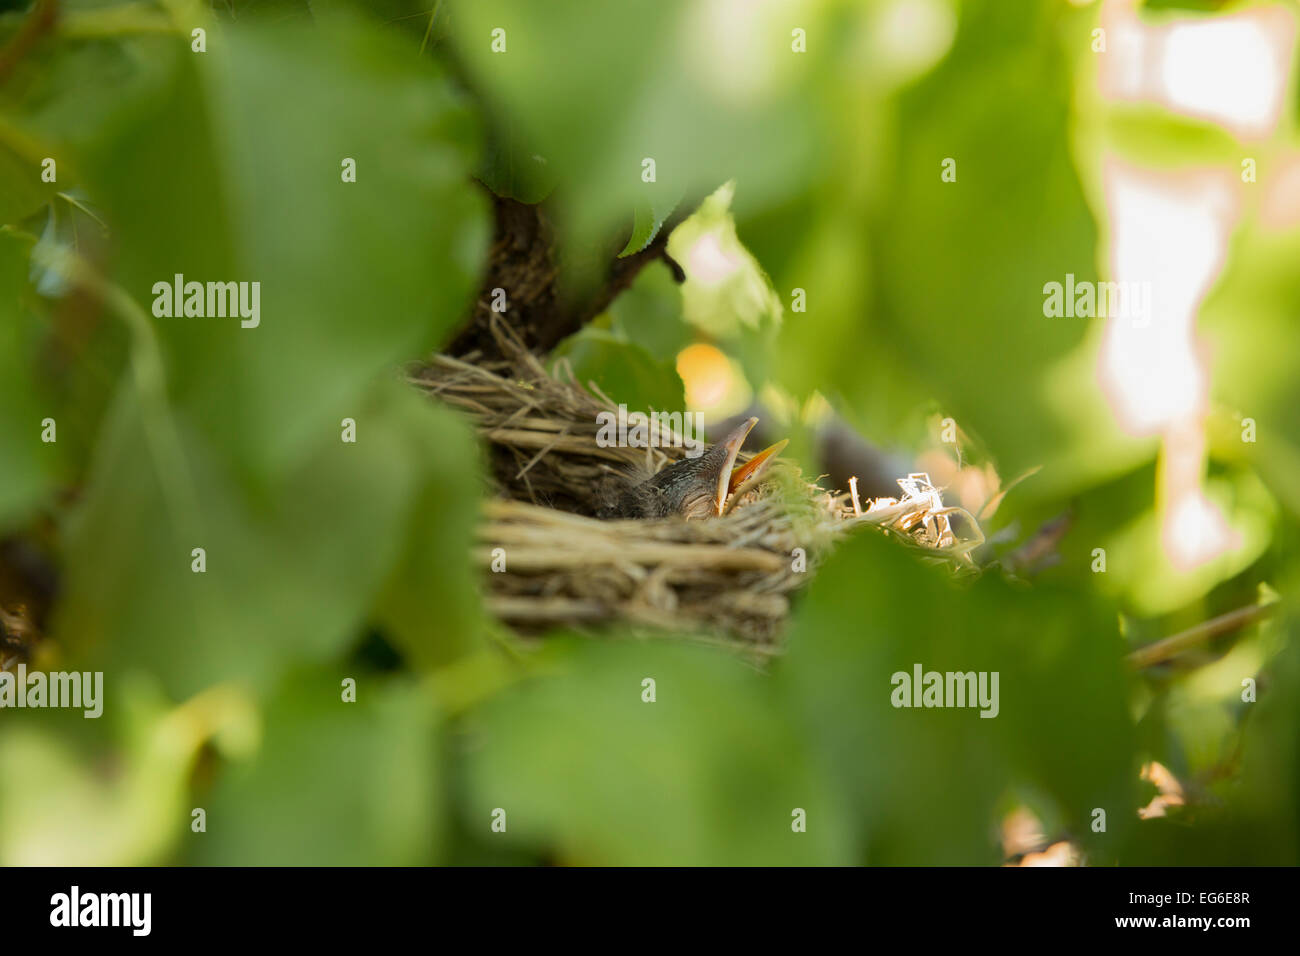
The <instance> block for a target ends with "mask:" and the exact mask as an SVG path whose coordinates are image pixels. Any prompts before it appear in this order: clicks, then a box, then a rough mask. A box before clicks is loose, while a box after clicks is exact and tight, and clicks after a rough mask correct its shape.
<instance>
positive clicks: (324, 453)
mask: <svg viewBox="0 0 1300 956" xmlns="http://www.w3.org/2000/svg"><path fill="white" fill-rule="evenodd" d="M391 388H392V389H395V388H396V386H392V387H391ZM403 402H404V397H394V394H393V392H392V391H391V390H390V389H385V390H380V391H379V392H378V393H376V394H375V395H374V396H372V397H371V399H370V401H368V402H367V403H365V404H363V405H361V406H360V407H359V408H358V409H357V410H356V423H357V441H356V443H355V444H348V443H344V442H342V441H340V432H341V430H340V428H339V426H338V425H334V426H332V427H331V428H330V429H329V430H328V431H327V432H326V433H325V434H324V435H322V436H320V438H319V440H318V442H317V444H316V445H315V447H314V449H313V451H312V454H311V455H310V456H309V458H308V459H307V461H306V462H304V464H303V465H302V466H301V467H300V468H299V469H297V470H296V471H295V472H294V473H293V474H291V475H290V476H289V477H288V478H287V479H286V480H285V481H284V482H283V483H282V484H280V485H277V486H276V487H275V488H273V489H272V490H271V491H270V493H269V494H267V495H265V496H253V495H250V494H248V493H247V492H245V491H243V490H242V488H241V486H240V485H239V484H238V483H237V482H236V481H235V480H234V476H233V475H232V474H231V472H230V467H229V465H228V464H227V463H225V462H223V461H222V460H221V459H220V458H219V457H216V456H215V455H214V454H213V452H212V449H211V447H210V446H208V445H206V444H204V443H203V441H202V439H201V438H200V437H199V436H197V435H195V434H194V433H192V432H188V431H179V432H178V436H179V437H178V443H179V449H178V451H177V454H176V455H175V457H172V456H171V455H169V454H168V449H169V447H170V442H169V438H168V435H167V434H166V428H165V426H164V425H162V424H159V421H158V419H157V418H156V417H152V416H150V415H149V414H148V413H147V411H146V410H145V409H142V408H141V405H140V400H139V399H138V398H137V396H136V394H135V393H134V391H132V390H130V389H127V390H126V391H124V392H123V393H122V394H121V395H119V397H118V399H117V402H116V405H115V407H114V409H113V411H112V413H111V415H110V418H109V421H108V423H107V424H106V426H105V429H104V434H103V436H102V437H101V447H100V451H99V454H98V458H97V461H96V464H95V467H94V469H93V471H92V473H91V475H90V478H89V480H88V483H87V488H86V492H85V496H84V498H83V500H82V501H81V502H80V504H79V505H78V507H77V508H76V510H75V511H74V512H73V514H72V515H71V517H70V519H69V521H68V527H67V529H66V535H67V542H68V555H69V560H68V568H67V581H66V597H65V600H64V601H63V602H62V604H61V605H60V609H59V617H58V620H57V627H56V631H57V633H58V634H60V635H61V637H62V639H63V640H64V641H66V643H67V645H68V646H70V647H73V648H78V649H83V650H86V651H92V652H95V653H97V654H99V655H103V656H106V657H107V659H109V660H111V661H112V662H113V663H114V665H115V666H118V667H140V668H144V669H147V670H148V671H149V672H150V673H153V674H155V675H158V676H159V677H160V678H161V679H162V680H163V682H164V685H165V686H166V688H167V689H168V691H170V692H171V693H173V694H174V695H176V696H178V697H179V696H185V695H186V694H188V693H191V692H193V691H195V690H197V689H199V688H202V687H204V686H207V685H208V684H210V683H212V682H214V681H220V680H227V679H231V680H244V681H249V682H253V683H255V684H257V685H260V686H262V687H265V686H266V685H267V683H268V682H269V681H271V680H274V678H275V676H276V675H277V674H278V673H280V672H282V671H283V669H284V668H285V667H286V666H288V665H290V664H292V663H293V662H298V661H320V660H324V659H329V658H331V657H334V656H336V655H338V653H339V652H340V651H341V650H342V649H343V648H344V647H345V646H346V645H347V644H348V642H350V641H352V640H353V639H355V637H356V634H357V630H358V628H359V627H360V626H361V624H362V623H363V622H364V621H365V619H366V616H367V614H368V613H369V612H370V610H371V609H372V607H373V606H374V604H375V602H376V600H377V598H378V595H379V594H380V592H381V589H382V587H383V586H384V585H385V583H386V581H387V580H388V579H389V578H390V577H391V576H393V575H404V576H406V579H407V580H409V579H410V576H411V575H412V574H413V573H415V572H414V571H413V568H418V567H420V566H421V565H418V564H417V565H412V564H411V563H410V562H411V558H410V547H411V546H410V545H409V544H407V542H408V534H410V533H412V530H408V522H409V521H410V520H411V519H412V517H413V516H415V515H416V514H417V513H418V514H419V515H421V516H422V521H421V522H420V523H418V525H417V527H418V528H420V529H422V530H423V531H425V532H426V533H428V534H429V537H427V538H425V539H424V540H423V541H422V543H421V546H423V547H425V548H428V549H429V551H430V553H432V554H434V555H437V556H438V557H439V558H440V559H441V560H443V561H446V562H448V563H451V562H462V563H464V562H465V561H466V557H465V555H466V551H467V548H468V543H469V541H468V532H467V519H463V520H459V521H456V522H454V523H450V522H449V523H446V524H441V525H438V526H437V527H436V528H430V527H429V525H428V524H427V523H425V522H427V520H428V515H429V511H428V506H427V502H428V501H429V500H430V496H433V495H436V496H439V505H440V508H441V509H442V510H441V511H440V512H437V513H450V512H452V511H460V512H462V513H464V514H466V515H471V514H473V507H472V501H473V497H471V495H472V493H473V488H472V485H471V482H470V481H469V480H467V478H466V477H465V476H464V475H460V476H457V477H456V478H455V479H452V480H448V472H447V470H446V469H438V470H436V471H431V469H430V465H429V462H430V456H431V454H433V451H432V449H433V448H435V447H446V448H448V449H452V450H457V449H459V450H464V449H465V448H466V447H467V439H466V438H465V436H464V434H463V433H462V432H461V431H460V429H463V427H464V426H463V425H461V424H460V423H459V422H458V421H456V420H454V419H453V418H452V417H451V416H450V415H448V414H445V413H441V414H437V415H434V414H429V415H427V416H413V415H412V413H411V412H410V410H409V409H406V410H404V409H403V408H402V407H401V406H402V404H403ZM421 418H423V422H422V424H421V427H424V428H427V435H426V436H425V437H423V438H422V437H421V436H419V435H416V434H413V433H412V427H411V426H412V424H413V423H421ZM159 431H161V432H162V434H159V433H158V432H159ZM468 464H470V463H469V462H462V465H463V466H464V465H468ZM471 474H472V472H471ZM417 509H423V510H419V511H417ZM194 548H203V549H205V552H206V554H205V560H206V570H205V571H204V572H203V573H195V572H194V571H193V570H191V568H192V565H193V561H194V560H195V559H194V558H193V556H192V550H193V549H194ZM468 574H469V571H468V569H465V570H464V571H455V572H451V573H447V574H438V575H434V576H431V577H430V578H429V579H427V580H425V581H423V582H421V587H422V589H423V591H424V595H423V597H422V601H425V602H428V604H427V605H423V604H422V605H421V606H429V605H432V606H439V605H444V606H445V607H446V608H447V609H448V611H449V617H448V623H451V624H453V625H462V626H463V625H466V624H467V623H468V622H469V621H471V620H472V619H473V617H472V611H471V610H470V609H469V606H468V604H467V602H468V601H471V600H473V598H472V595H473V592H472V590H469V589H466V587H465V583H466V577H467V575H468ZM387 607H388V611H389V613H390V614H391V615H393V618H394V620H395V621H397V622H399V624H404V625H405V626H399V627H398V628H397V629H398V632H399V634H400V635H402V636H404V637H405V638H406V640H407V642H408V645H413V644H415V643H418V642H424V641H433V640H438V641H443V642H445V643H444V645H443V646H442V647H441V648H434V647H431V646H425V647H423V648H421V649H417V650H418V653H420V654H421V655H422V656H425V657H426V658H428V659H438V658H439V657H440V656H447V655H454V653H455V651H454V649H455V648H457V647H460V646H463V645H464V644H465V642H467V641H470V640H472V635H470V634H467V633H464V632H451V633H448V632H447V631H445V630H443V629H442V628H441V627H439V628H437V630H436V632H435V631H433V630H432V629H431V628H426V630H424V631H423V632H420V633H419V634H417V632H416V631H415V630H413V625H411V624H410V609H411V605H410V604H403V603H402V602H400V601H393V600H391V599H390V601H389V602H388V605H387ZM429 623H430V625H432V624H433V623H435V622H429Z"/></svg>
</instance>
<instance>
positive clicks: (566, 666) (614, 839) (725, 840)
mask: <svg viewBox="0 0 1300 956" xmlns="http://www.w3.org/2000/svg"><path fill="white" fill-rule="evenodd" d="M549 640H550V641H552V642H559V641H562V640H564V639H563V638H561V637H554V636H553V637H551V638H550V639H549ZM555 667H556V668H557V669H558V670H560V671H561V673H559V674H557V675H556V676H553V677H545V678H539V679H537V680H535V681H533V682H531V683H529V684H526V685H524V686H522V687H520V688H519V689H517V690H516V691H515V692H514V693H512V694H510V695H508V696H505V697H503V698H501V699H499V700H497V701H494V702H492V703H490V704H488V705H487V706H486V707H484V708H483V709H482V710H481V711H479V712H478V713H477V714H476V716H475V718H474V719H473V720H472V721H471V722H470V728H471V729H472V732H473V734H474V738H473V739H474V740H475V745H474V746H473V748H472V749H471V750H470V752H469V753H468V754H467V757H466V760H467V765H468V775H469V789H468V793H467V795H466V797H465V799H464V803H463V806H462V814H463V816H464V817H465V819H466V821H467V822H468V824H469V825H470V826H471V827H474V826H481V827H482V832H483V833H484V834H485V835H486V834H489V833H490V826H491V822H492V814H493V811H494V810H496V809H497V808H500V809H503V810H505V812H506V831H505V834H504V839H505V840H507V841H508V842H510V843H511V844H515V845H523V846H532V847H535V848H538V849H542V848H547V847H550V848H553V849H554V851H555V852H557V853H558V854H559V860H560V861H561V862H564V863H579V864H596V865H639V866H655V865H674V866H690V865H693V864H712V865H740V866H743V865H798V864H841V863H847V862H850V858H849V857H848V856H846V849H847V846H846V842H845V840H844V829H843V828H844V816H843V814H842V811H841V808H840V807H839V806H838V805H837V804H836V802H835V799H834V795H833V793H832V792H831V791H830V790H829V789H828V788H827V786H826V781H825V779H824V777H823V776H822V775H821V774H820V772H819V771H818V770H817V769H816V768H815V767H814V764H813V763H812V761H811V760H810V759H809V756H808V751H807V744H806V742H805V740H804V739H803V738H802V737H801V736H800V735H798V734H796V733H795V732H794V731H793V729H792V728H791V727H789V726H788V725H787V724H786V723H785V722H784V721H783V720H782V716H781V714H780V712H779V710H778V709H777V708H776V707H775V706H774V704H775V701H774V700H773V698H772V696H771V688H770V686H769V685H768V684H767V683H766V682H765V681H764V679H763V678H762V677H761V676H759V675H757V674H755V673H753V672H752V671H751V670H749V668H747V667H746V666H745V665H744V664H742V663H740V662H738V661H736V660H734V659H733V658H731V657H729V656H727V655H724V654H720V653H718V652H716V651H711V650H701V649H697V648H688V647H683V646H678V645H673V644H666V643H643V642H618V643H605V642H591V641H588V640H581V639H578V640H571V641H566V642H565V643H564V645H563V646H562V647H560V648H557V649H556V653H555ZM646 678H652V679H653V680H654V681H655V701H654V702H653V703H646V702H643V700H642V692H643V684H642V682H643V680H645V679H646ZM796 809H803V810H804V811H806V814H807V832H804V833H797V832H794V831H793V830H792V826H791V824H792V823H793V821H794V817H793V816H792V814H793V812H794V810H796Z"/></svg>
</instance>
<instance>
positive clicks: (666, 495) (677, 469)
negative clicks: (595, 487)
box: [600, 418, 787, 518]
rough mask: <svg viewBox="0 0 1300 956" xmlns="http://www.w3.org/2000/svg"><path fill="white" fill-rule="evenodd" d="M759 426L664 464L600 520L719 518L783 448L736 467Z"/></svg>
mask: <svg viewBox="0 0 1300 956" xmlns="http://www.w3.org/2000/svg"><path fill="white" fill-rule="evenodd" d="M756 424H758V419H757V418H749V419H746V420H745V421H743V422H741V423H740V424H739V425H738V426H736V427H735V428H734V429H732V431H731V432H730V434H728V435H727V437H725V438H724V439H722V441H720V442H718V443H717V444H716V445H710V446H709V448H708V450H706V451H705V452H704V454H702V455H700V456H699V457H698V458H685V459H682V460H681V461H679V462H675V463H674V464H671V465H669V466H668V467H667V468H664V469H663V470H661V471H660V472H659V473H658V474H657V475H655V476H654V477H653V478H651V479H649V480H648V481H643V482H641V483H640V484H639V485H636V486H634V487H632V488H629V489H627V490H626V491H624V492H623V493H622V495H620V496H619V498H618V501H617V502H616V503H615V505H614V506H613V508H611V509H605V510H603V511H602V513H601V514H600V517H603V518H667V517H670V516H672V515H681V516H682V517H684V518H711V517H715V516H717V515H721V514H722V510H723V506H724V505H725V504H726V503H727V498H728V496H729V495H730V494H731V493H732V492H734V491H735V490H736V489H737V488H738V487H740V485H741V483H742V482H744V481H745V480H746V479H747V478H749V477H750V476H752V475H758V474H761V473H762V472H763V471H765V470H766V469H767V466H768V465H770V464H771V462H772V459H773V458H775V457H776V455H777V454H778V453H779V452H780V451H781V449H783V448H785V446H786V444H787V442H786V441H784V440H783V441H779V442H777V443H776V444H775V445H773V446H771V447H770V448H765V449H763V450H762V451H760V452H759V453H758V454H757V455H755V456H754V457H753V458H751V459H750V460H749V461H747V462H745V464H743V465H741V466H740V467H739V468H737V467H735V465H736V456H737V455H738V454H739V453H740V446H741V445H743V444H744V443H745V438H746V436H748V435H749V432H750V429H752V428H753V427H754V426H755V425H756Z"/></svg>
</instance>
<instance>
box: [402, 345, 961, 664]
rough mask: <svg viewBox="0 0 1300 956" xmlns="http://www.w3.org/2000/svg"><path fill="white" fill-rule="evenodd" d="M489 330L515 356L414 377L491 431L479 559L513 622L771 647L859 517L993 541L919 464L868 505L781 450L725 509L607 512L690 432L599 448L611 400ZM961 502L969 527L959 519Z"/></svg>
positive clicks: (946, 555) (913, 537) (535, 627)
mask: <svg viewBox="0 0 1300 956" xmlns="http://www.w3.org/2000/svg"><path fill="white" fill-rule="evenodd" d="M491 328H492V332H493V334H494V336H496V337H497V340H498V343H499V345H500V346H501V352H502V354H503V355H505V356H506V358H504V359H501V360H492V361H483V362H482V363H481V364H480V363H477V362H475V356H474V355H472V354H471V355H468V356H466V357H464V358H460V359H458V358H452V357H450V356H445V355H438V356H435V357H434V358H433V359H432V360H431V361H430V362H429V363H426V364H424V365H422V366H420V367H419V368H416V369H413V370H412V372H411V376H410V381H411V382H413V383H414V384H416V385H418V386H419V387H421V388H422V389H424V390H426V391H427V392H428V393H429V394H431V395H434V396H436V397H437V398H439V399H441V400H442V401H444V402H446V403H447V404H449V405H451V406H453V407H455V408H458V409H460V410H461V411H462V412H464V413H465V414H466V415H467V416H468V417H469V418H470V419H471V420H472V421H473V423H474V425H475V427H476V428H477V429H478V431H479V433H480V434H481V436H482V437H483V439H484V440H485V442H486V443H487V447H488V450H489V463H490V472H491V477H492V481H493V484H494V491H495V498H494V499H493V500H490V501H489V502H488V503H487V505H486V506H485V508H484V513H483V520H482V522H481V524H480V528H479V535H478V537H479V544H480V547H479V548H478V549H477V551H476V554H475V557H476V560H477V561H478V562H479V563H480V565H481V566H482V567H483V569H484V571H485V579H486V584H485V588H486V601H487V605H488V607H489V609H490V610H491V611H492V613H494V614H495V615H496V616H497V617H498V618H500V619H501V620H503V621H505V622H506V623H508V624H509V625H510V626H512V627H514V628H515V629H517V630H520V631H523V632H538V631H542V630H545V629H547V628H550V627H554V626H560V625H567V626H575V627H590V626H595V625H601V624H606V623H610V622H614V621H622V622H626V623H630V624H633V625H636V626H646V627H652V628H656V629H659V628H662V629H668V630H671V631H676V632H687V633H693V634H696V635H711V636H713V637H715V638H722V639H724V640H739V641H742V642H744V643H745V644H747V645H749V646H751V647H754V648H755V649H762V648H770V647H772V646H774V644H775V642H776V640H777V638H778V636H779V634H780V632H781V630H782V627H783V625H784V623H785V621H786V618H787V617H788V615H789V610H790V596H791V594H792V592H794V591H795V590H797V589H798V588H800V587H801V586H803V585H804V584H805V583H806V582H807V581H808V579H809V578H810V576H811V574H812V572H813V571H814V570H815V568H816V566H817V565H818V564H819V563H820V561H821V560H822V559H823V558H824V556H825V554H826V552H827V551H828V549H829V548H830V547H831V545H832V544H833V542H834V540H835V539H836V538H837V537H838V536H840V535H842V534H844V533H846V532H847V531H849V530H850V529H852V528H854V527H857V526H861V525H864V524H866V525H873V526H876V527H878V528H883V529H885V530H887V531H890V532H892V533H895V534H897V535H899V536H900V537H901V538H903V539H904V540H905V541H907V542H908V543H910V544H913V545H915V546H917V547H919V548H923V549H925V551H926V552H927V553H928V554H930V555H933V556H936V557H939V558H941V559H943V560H945V561H950V562H953V563H954V564H960V565H969V563H970V558H969V552H970V551H971V550H972V549H973V548H974V547H975V546H976V545H978V544H979V543H980V541H982V540H983V538H982V536H980V535H979V531H978V527H977V526H976V525H975V522H974V519H972V518H970V516H969V515H967V514H966V513H965V512H962V511H961V509H951V508H944V507H943V503H942V501H941V499H940V495H939V492H938V491H937V490H936V489H934V488H933V487H932V486H931V485H930V484H929V480H928V478H926V477H925V476H924V475H911V476H909V477H908V478H906V479H902V480H900V485H901V486H902V488H903V494H902V495H901V496H900V498H899V499H881V500H877V501H875V502H869V503H868V504H867V506H866V507H863V505H862V504H861V503H860V502H859V501H858V500H857V496H856V493H855V492H854V490H853V489H850V491H848V492H839V493H831V492H828V491H826V490H825V489H823V488H820V487H818V486H817V484H816V483H814V482H809V481H807V480H806V479H804V478H803V477H802V476H801V475H800V474H799V471H798V469H797V468H795V466H794V465H793V464H792V463H790V462H788V461H784V460H782V461H778V462H777V463H776V465H774V466H773V467H772V468H771V469H770V470H769V471H768V472H767V473H766V474H765V475H764V476H763V477H762V478H761V479H760V480H759V481H757V482H749V483H747V484H746V485H744V486H742V487H741V488H739V489H737V491H736V493H735V494H734V495H733V496H732V498H731V499H730V500H729V501H728V503H727V508H726V512H725V513H724V514H723V515H722V516H721V517H717V518H710V519H707V520H703V521H698V520H697V521H687V520H683V519H680V518H671V519H663V520H618V521H610V520H600V519H597V518H595V517H593V516H592V515H593V513H594V511H595V510H596V503H597V502H601V501H609V500H612V499H613V498H614V497H616V496H617V493H618V492H619V491H620V490H621V489H622V488H624V487H626V486H627V484H628V482H629V481H635V480H639V479H640V478H641V477H644V476H647V475H650V474H653V473H655V472H656V471H658V470H659V469H660V468H662V467H663V466H665V465H666V464H669V463H670V462H672V461H675V460H677V459H679V458H681V457H683V456H684V455H685V451H684V448H683V446H684V444H685V443H684V442H682V441H681V440H680V436H674V435H672V434H671V433H669V434H667V435H664V436H661V437H663V438H667V439H668V442H667V444H662V443H661V447H650V448H631V447H602V446H601V445H600V444H598V443H597V433H598V431H599V429H600V426H599V423H598V418H597V416H598V415H599V414H600V413H601V412H606V411H614V410H615V409H616V408H617V406H616V405H615V403H614V402H613V401H612V400H611V399H610V398H609V397H607V396H605V395H604V394H602V393H601V392H600V390H599V389H598V388H597V387H596V386H595V385H594V384H592V383H588V385H587V387H586V388H584V387H583V386H582V385H580V384H579V383H578V382H577V381H575V380H574V378H573V375H572V372H571V371H570V370H569V369H568V367H567V365H566V364H565V363H563V362H560V363H557V368H556V370H555V374H552V373H551V372H549V371H548V370H547V369H546V368H545V367H544V366H543V365H542V364H541V362H540V361H539V360H538V358H537V357H536V356H534V355H533V354H531V353H529V352H528V351H527V350H526V349H524V348H523V346H522V345H521V344H520V343H519V342H518V340H517V339H515V338H514V337H513V336H512V334H511V333H510V331H509V330H508V329H507V328H506V327H505V326H504V325H502V324H501V323H500V322H495V323H493V325H492V327H491ZM674 438H676V439H677V440H674ZM748 457H749V456H748V455H744V454H742V455H741V460H747V459H748ZM958 512H960V514H961V515H963V516H964V517H965V518H966V519H968V520H969V522H970V526H971V527H972V528H973V529H974V533H973V534H972V533H970V532H966V533H965V534H964V535H962V534H958V533H957V532H956V531H955V530H954V527H953V523H952V520H951V519H952V518H953V517H955V516H957V513H958Z"/></svg>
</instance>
